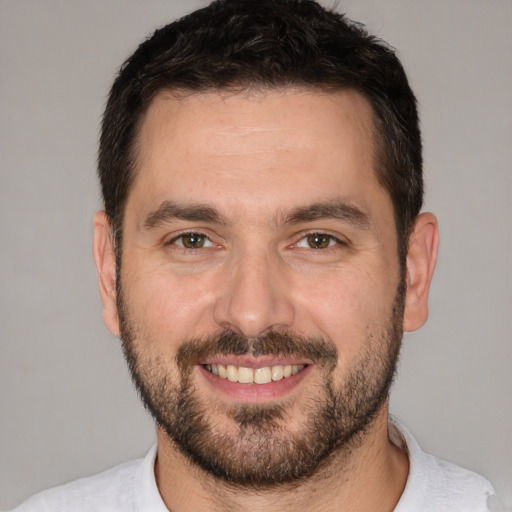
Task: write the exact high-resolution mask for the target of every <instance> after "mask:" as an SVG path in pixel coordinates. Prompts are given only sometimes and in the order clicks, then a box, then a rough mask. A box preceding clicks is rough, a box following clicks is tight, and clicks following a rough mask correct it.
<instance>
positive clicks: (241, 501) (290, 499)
mask: <svg viewBox="0 0 512 512" xmlns="http://www.w3.org/2000/svg"><path fill="white" fill-rule="evenodd" d="M157 434H158V458H157V463H156V467H155V473H156V479H157V485H158V488H159V491H160V494H161V496H162V499H163V501H164V503H165V504H166V506H167V508H168V509H169V510H170V511H172V512H189V511H195V510H208V511H212V512H216V511H223V510H230V511H231V512H238V511H245V510H252V511H254V512H258V511H265V512H272V511H274V510H276V511H277V510H283V509H285V507H286V508H288V507H290V509H291V510H294V512H302V511H307V512H316V511H322V512H328V511H333V512H334V511H343V512H362V511H366V510H380V511H383V512H386V511H389V512H391V511H392V510H393V509H394V508H395V505H396V504H397V502H398V500H399V499H400V496H401V494H402V492H403V490H404V487H405V483H406V480H407V475H408V471H409V462H408V459H407V455H406V454H405V453H404V452H402V451H401V450H400V449H399V448H397V447H396V446H395V445H393V444H392V443H391V442H390V441H389V436H388V411H387V407H383V408H382V410H381V412H380V413H379V414H378V416H377V417H376V418H375V420H374V421H373V422H372V424H371V425H370V426H369V428H368V429H367V431H366V432H365V433H364V435H362V436H361V437H360V439H358V440H356V442H355V443H353V444H352V445H351V446H350V447H347V448H346V449H340V450H338V451H337V452H335V453H333V454H332V455H331V456H330V457H329V458H328V459H327V460H326V461H325V463H324V464H323V465H322V467H321V468H320V469H319V470H318V471H317V473H316V474H315V475H313V476H312V477H310V478H309V479H307V480H303V481H300V482H298V483H294V484H290V485H283V486H280V487H278V488H273V489H270V490H257V491H255V490H251V489H249V490H248V489H241V488H240V487H233V486H230V485H229V484H226V483H225V482H223V481H220V480H218V479H216V478H215V477H213V476H211V475H209V474H207V473H205V472H204V471H203V470H201V469H199V468H198V467H197V466H195V465H194V464H193V463H192V462H190V461H189V460H188V459H187V458H186V457H185V456H184V455H182V454H181V452H179V451H178V450H177V449H176V447H175V446H174V445H173V444H172V442H171V441H169V439H168V437H167V435H166V434H165V432H163V431H161V430H160V429H159V430H158V433H157Z"/></svg>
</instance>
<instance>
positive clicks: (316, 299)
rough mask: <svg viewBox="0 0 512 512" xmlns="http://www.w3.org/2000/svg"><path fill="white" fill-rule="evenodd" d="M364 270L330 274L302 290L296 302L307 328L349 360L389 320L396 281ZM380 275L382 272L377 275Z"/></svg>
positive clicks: (341, 356)
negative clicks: (325, 339)
mask: <svg viewBox="0 0 512 512" xmlns="http://www.w3.org/2000/svg"><path fill="white" fill-rule="evenodd" d="M372 276H375V274H372V273H366V272H352V273H348V272H347V273H344V272H338V273H331V275H330V277H329V279H326V280H322V283H321V284H320V282H317V286H314V287H308V288H307V289H305V287H304V286H302V288H303V289H305V290H306V291H305V292H303V293H302V295H301V299H300V300H299V301H298V302H300V304H301V306H300V308H301V310H302V313H301V314H300V315H299V316H301V317H302V318H304V319H307V321H308V323H309V324H311V325H310V326H309V330H310V331H311V329H313V332H314V331H315V330H316V331H317V332H318V331H319V332H320V333H321V334H322V335H323V336H325V337H326V338H327V339H329V340H330V341H331V342H332V343H334V344H335V345H336V346H337V348H338V350H339V352H340V358H342V359H351V358H352V357H353V356H355V355H356V354H357V353H358V352H359V350H360V348H361V346H362V345H364V344H365V343H366V342H367V340H370V339H371V338H372V336H373V335H374V334H375V333H377V332H380V331H382V330H383V329H384V328H385V326H386V325H387V323H388V322H389V318H390V314H391V313H390V312H391V310H392V307H393V302H394V298H395V291H396V283H392V282H389V283H388V282H387V281H388V280H387V279H385V278H382V279H381V280H380V281H379V280H378V279H376V278H375V277H372ZM381 277H382V274H381Z"/></svg>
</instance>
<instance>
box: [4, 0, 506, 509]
mask: <svg viewBox="0 0 512 512" xmlns="http://www.w3.org/2000/svg"><path fill="white" fill-rule="evenodd" d="M202 5H204V2H202V1H198V0H194V1H191V0H180V1H178V0H174V1H173V0H145V1H135V0H108V1H105V0H88V1H78V0H76V1H70V0H44V1H43V0H0V59H1V60H0V166H1V167H0V169H1V170H0V172H1V175H0V178H1V181H0V301H1V302H0V509H1V508H10V507H11V506H13V505H15V504H16V503H18V502H19V501H21V500H22V499H24V498H26V497H27V496H29V495H31V494H33V493H34V492H36V491H39V490H41V489H43V488H46V487H48V486H53V485H56V484H60V483H63V482H65V481H68V480H71V479H75V478H77V477H80V476H84V475H89V474H93V473H96V472H99V471H101V470H103V469H105V468H108V467H110V466H112V465H115V464H117V463H119V462H121V461H124V460H127V459H129V458H133V457H139V456H142V455H143V454H144V453H145V452H146V450H147V449H148V447H149V446H150V445H151V444H152V443H153V442H154V432H153V426H152V422H151V420H150V419H149V418H148V416H147V415H146V413H145V412H144V410H143V409H142V407H141V406H140V405H139V402H138V399H137V397H136V394H135V392H134V391H133V389H132V386H131V382H130V379H129V377H128V372H127V371H126V369H125V365H124V361H123V359H122V355H121V351H120V347H119V342H118V340H117V339H115V338H114V337H112V336H111V335H110V334H109V333H108V332H107V330H106V328H105V327H104V326H103V323H102V318H101V305H100V300H99V294H98V291H97V285H96V274H95V269H94V265H93V260H92V256H91V240H92V216H93V214H94V212H95V211H96V209H98V208H99V207H100V201H99V189H98V185H97V182H96V176H95V160H96V147H97V140H98V126H99V121H100V117H101V113H102V108H103V105H104V102H105V98H106V95H107V92H108V89H109V87H110V84H111V81H112V78H113V76H114V74H115V72H116V70H117V68H118V66H119V65H120V64H121V63H122V61H123V60H124V59H125V58H126V57H127V56H128V55H130V53H131V52H132V51H133V50H134V49H135V47H136V45H137V44H138V43H139V42H140V41H141V40H142V39H143V38H144V37H145V36H147V35H148V34H149V33H151V32H152V31H153V30H154V29H155V28H157V27H158V26H161V25H163V24H165V23H166V22H168V21H170V20H172V19H174V18H175V17H177V16H180V15H182V14H185V13H186V12H188V11H190V10H192V9H194V8H196V7H198V6H202ZM338 9H340V10H341V11H344V12H347V13H348V15H349V17H351V18H353V19H355V20H358V21H361V22H363V23H365V24H366V25H367V27H368V28H369V29H370V30H371V31H373V32H374V33H376V34H377V35H379V36H380V37H382V38H384V39H385V40H387V41H388V42H389V43H390V44H391V45H393V46H394V47H396V48H397V49H398V53H399V56H400V57H401V59H402V61H403V63H404V65H405V68H406V70H407V72H408V74H409V77H410V81H411V83H412V86H413V88H414V90H415V91H416V94H417V96H418V99H419V103H420V110H421V115H422V127H423V137H424V143H425V174H426V206H425V208H426V209H427V210H431V211H433V212H435V213H436V214H437V216H438V218H439V221H440V225H441V236H442V243H441V250H440V258H439V263H438V268H437V275H436V277H435V280H434V283H433V289H432V294H431V317H430V320H429V322H428V324H427V325H426V326H425V327H424V328H423V329H422V330H420V331H419V332H417V333H413V334H410V335H406V337H405V340H404V349H403V355H402V359H401V364H400V368H399V376H398V379H397V382H396V384H395V386H394V391H393V394H392V411H393V412H394V414H395V415H397V416H398V417H399V418H400V419H401V420H402V421H403V422H404V423H405V424H406V425H407V426H408V427H409V428H410V429H411V430H412V432H413V433H414V434H415V435H416V436H417V438H418V440H419V442H420V444H421V445H422V446H423V448H424V449H425V450H427V451H429V452H432V453H434V454H436V455H439V456H442V457H444V458H447V459H449V460H452V461H454V462H456V463H458V464H460V465H463V466H466V467H468V468H471V469H473V470H475V471H478V472H480V473H482V474H484V475H485V476H487V477H488V478H489V479H490V480H491V481H492V482H493V483H494V484H495V486H496V488H497V489H498V492H499V494H501V499H502V502H503V504H504V505H505V507H506V508H509V509H511V510H512V399H511V395H512V369H511V366H512V365H511V363H512V339H511V338H512V336H511V332H512V320H511V318H512V270H511V268H512V236H511V233H512V206H511V204H512V200H511V197H512V169H511V167H512V138H511V135H512V69H511V68H512V59H511V57H510V56H511V55H512V29H511V27H512V2H511V1H510V0H487V1H485V2H483V1H482V0H443V1H441V0H421V1H420V0H416V1H413V0H374V1H371V0H350V1H346V2H340V4H339V6H338Z"/></svg>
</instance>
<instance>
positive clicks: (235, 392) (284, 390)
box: [197, 365, 312, 403]
mask: <svg viewBox="0 0 512 512" xmlns="http://www.w3.org/2000/svg"><path fill="white" fill-rule="evenodd" d="M197 368H198V369H199V373H200V375H201V376H202V377H204V378H205V379H206V381H207V382H208V383H209V384H210V385H211V386H212V387H213V388H214V389H215V390H216V391H220V392H221V393H223V394H224V395H227V396H228V397H229V398H231V399H233V400H236V401H238V402H245V403H258V402H266V401H270V400H277V399H279V398H283V397H284V396H286V395H287V394H289V393H290V392H291V391H292V390H293V389H294V388H296V387H297V386H298V385H299V384H300V382H301V381H302V380H303V379H304V378H305V377H307V375H308V374H309V373H310V372H311V369H312V365H308V366H306V367H304V369H302V370H301V371H300V372H299V373H296V374H295V375H291V376H290V377H285V378H283V379H281V380H276V381H272V382H269V383H268V384H241V383H240V382H231V381H230V380H228V379H223V378H222V377H219V376H217V375H214V374H213V373H212V372H209V371H208V370H207V369H206V368H204V367H203V366H202V365H199V366H197Z"/></svg>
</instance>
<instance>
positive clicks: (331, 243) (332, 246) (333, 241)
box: [165, 231, 347, 252]
mask: <svg viewBox="0 0 512 512" xmlns="http://www.w3.org/2000/svg"><path fill="white" fill-rule="evenodd" d="M187 235H188V236H192V235H196V236H197V237H202V238H203V241H204V242H206V241H207V242H209V245H208V246H207V247H204V246H201V247H186V246H185V244H184V243H183V239H184V237H186V236H187ZM315 236H316V237H319V238H321V239H322V238H323V239H324V240H325V239H327V243H328V245H327V246H326V247H311V246H309V247H304V246H301V245H300V244H301V243H306V244H308V245H309V243H310V242H311V240H308V238H309V237H315ZM180 239H181V241H182V243H181V244H178V243H176V242H177V241H178V240H180ZM165 245H166V246H168V245H174V246H176V247H178V248H180V249H182V250H185V251H197V250H198V249H207V248H210V247H212V246H214V245H215V244H214V242H213V241H212V240H211V238H210V237H209V236H208V235H206V234H205V233H201V232H200V231H185V232H182V233H180V234H179V235H177V236H175V237H173V238H172V239H171V240H169V241H168V242H166V243H165ZM346 245H347V243H346V242H344V241H342V240H340V239H339V238H337V237H335V236H334V235H331V234H329V233H325V232H322V231H311V232H309V233H303V234H302V235H301V237H300V238H299V239H298V241H297V242H296V243H295V244H293V247H297V248H300V249H310V250H313V251H322V252H324V251H327V250H336V249H337V248H338V246H346Z"/></svg>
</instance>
